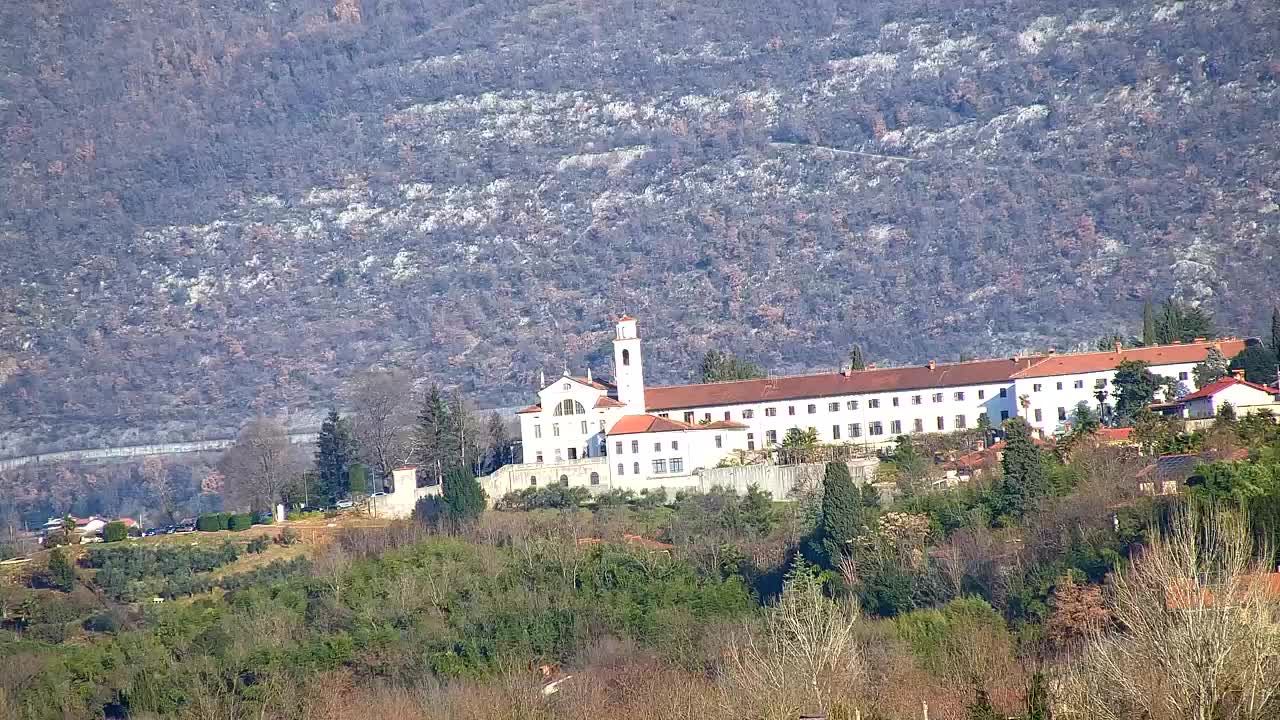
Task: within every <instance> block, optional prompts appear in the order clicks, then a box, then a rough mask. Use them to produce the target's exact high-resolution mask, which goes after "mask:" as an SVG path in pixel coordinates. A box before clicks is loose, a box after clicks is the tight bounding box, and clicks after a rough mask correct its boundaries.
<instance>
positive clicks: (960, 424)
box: [956, 415, 969, 430]
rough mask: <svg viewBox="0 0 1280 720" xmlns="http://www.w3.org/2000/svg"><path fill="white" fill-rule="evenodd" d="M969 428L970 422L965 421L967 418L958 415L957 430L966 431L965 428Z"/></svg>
mask: <svg viewBox="0 0 1280 720" xmlns="http://www.w3.org/2000/svg"><path fill="white" fill-rule="evenodd" d="M967 427H969V421H968V420H966V419H965V417H964V416H963V415H957V416H956V429H957V430H964V429H965V428H967Z"/></svg>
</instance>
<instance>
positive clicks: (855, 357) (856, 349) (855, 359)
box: [849, 345, 867, 370]
mask: <svg viewBox="0 0 1280 720" xmlns="http://www.w3.org/2000/svg"><path fill="white" fill-rule="evenodd" d="M849 369H850V370H866V369H867V362H866V360H864V359H863V357H862V346H861V345H854V346H853V347H852V348H850V350H849Z"/></svg>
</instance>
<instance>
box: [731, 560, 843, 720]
mask: <svg viewBox="0 0 1280 720" xmlns="http://www.w3.org/2000/svg"><path fill="white" fill-rule="evenodd" d="M856 623H857V612H856V610H855V609H854V608H853V607H852V606H851V605H839V604H837V603H835V602H833V601H832V600H830V599H828V598H827V597H826V595H825V594H824V593H823V591H822V583H821V582H820V581H819V580H818V579H817V578H816V577H814V576H813V575H812V574H811V573H809V572H807V571H805V570H802V569H797V570H794V571H793V572H792V573H791V574H790V576H789V578H788V582H787V584H786V587H785V588H784V589H783V591H782V597H781V598H780V599H779V600H778V604H777V605H775V606H773V607H771V608H769V609H768V610H767V612H766V615H765V619H764V623H763V626H762V627H760V628H758V629H754V628H752V629H748V630H747V631H746V632H744V633H743V636H742V637H740V638H735V640H734V641H733V643H732V645H731V647H730V649H729V657H728V659H727V667H726V671H725V681H726V682H725V685H726V688H725V689H726V690H727V691H728V692H727V694H726V702H727V703H728V704H735V703H739V702H745V703H746V704H747V707H743V708H741V710H742V711H743V712H744V713H749V714H744V715H743V717H760V716H762V715H763V716H764V717H770V718H772V717H792V718H794V717H797V716H798V715H800V714H802V713H818V712H823V713H825V712H828V711H829V710H830V709H831V707H832V704H833V700H834V699H835V698H836V697H838V695H839V693H840V690H841V689H844V688H848V687H850V686H851V685H856V684H858V683H859V682H860V681H861V680H862V679H863V678H864V677H865V675H866V665H865V662H864V660H863V654H862V651H861V649H860V647H859V646H858V644H857V642H856V639H855V636H854V627H855V625H856Z"/></svg>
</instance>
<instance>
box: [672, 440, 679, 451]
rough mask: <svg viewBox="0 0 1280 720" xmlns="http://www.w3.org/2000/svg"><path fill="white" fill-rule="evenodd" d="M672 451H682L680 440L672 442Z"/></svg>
mask: <svg viewBox="0 0 1280 720" xmlns="http://www.w3.org/2000/svg"><path fill="white" fill-rule="evenodd" d="M671 449H672V450H679V449H680V441H679V440H672V441H671Z"/></svg>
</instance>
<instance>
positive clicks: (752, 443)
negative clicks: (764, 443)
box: [747, 433, 756, 450]
mask: <svg viewBox="0 0 1280 720" xmlns="http://www.w3.org/2000/svg"><path fill="white" fill-rule="evenodd" d="M747 449H748V450H755V449H756V435H755V433H747Z"/></svg>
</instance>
